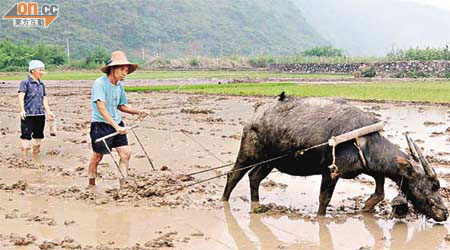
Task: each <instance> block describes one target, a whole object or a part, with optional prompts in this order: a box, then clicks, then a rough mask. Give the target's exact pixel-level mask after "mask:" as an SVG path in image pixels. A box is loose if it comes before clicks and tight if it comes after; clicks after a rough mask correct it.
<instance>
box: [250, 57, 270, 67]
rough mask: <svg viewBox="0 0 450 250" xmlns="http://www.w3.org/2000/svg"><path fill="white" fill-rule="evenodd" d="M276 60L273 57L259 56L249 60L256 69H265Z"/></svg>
mask: <svg viewBox="0 0 450 250" xmlns="http://www.w3.org/2000/svg"><path fill="white" fill-rule="evenodd" d="M274 62H275V59H274V58H273V57H271V56H258V57H252V58H249V59H248V63H249V64H250V66H252V67H254V68H265V67H267V66H268V65H269V64H271V63H274Z"/></svg>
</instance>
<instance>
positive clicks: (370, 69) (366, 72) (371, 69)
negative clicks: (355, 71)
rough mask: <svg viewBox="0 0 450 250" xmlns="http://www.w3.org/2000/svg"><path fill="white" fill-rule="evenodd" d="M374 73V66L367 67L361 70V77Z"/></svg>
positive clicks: (371, 75) (370, 75)
mask: <svg viewBox="0 0 450 250" xmlns="http://www.w3.org/2000/svg"><path fill="white" fill-rule="evenodd" d="M376 75H377V72H376V71H375V68H374V67H367V68H364V69H362V70H361V76H362V77H375V76H376Z"/></svg>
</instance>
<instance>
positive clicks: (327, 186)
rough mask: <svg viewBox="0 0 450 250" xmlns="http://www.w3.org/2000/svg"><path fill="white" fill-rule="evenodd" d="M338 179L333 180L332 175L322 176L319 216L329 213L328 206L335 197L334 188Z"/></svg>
mask: <svg viewBox="0 0 450 250" xmlns="http://www.w3.org/2000/svg"><path fill="white" fill-rule="evenodd" d="M337 180H338V179H331V177H330V173H326V174H323V175H322V183H321V184H320V196H319V211H318V212H317V215H319V216H324V215H325V214H326V212H327V206H328V204H329V203H330V200H331V197H332V196H333V192H334V188H335V187H336V183H337Z"/></svg>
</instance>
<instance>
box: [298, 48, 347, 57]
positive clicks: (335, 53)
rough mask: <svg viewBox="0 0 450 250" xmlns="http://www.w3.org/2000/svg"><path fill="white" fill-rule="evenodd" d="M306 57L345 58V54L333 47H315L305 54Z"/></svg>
mask: <svg viewBox="0 0 450 250" xmlns="http://www.w3.org/2000/svg"><path fill="white" fill-rule="evenodd" d="M303 55H304V56H319V57H343V56H344V53H343V52H342V50H341V49H337V48H333V47H331V46H325V47H314V48H312V49H309V50H306V51H305V52H303Z"/></svg>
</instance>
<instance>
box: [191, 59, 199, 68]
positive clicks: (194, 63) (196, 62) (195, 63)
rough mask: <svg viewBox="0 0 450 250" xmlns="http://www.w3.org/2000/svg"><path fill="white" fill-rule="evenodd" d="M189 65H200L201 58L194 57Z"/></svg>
mask: <svg viewBox="0 0 450 250" xmlns="http://www.w3.org/2000/svg"><path fill="white" fill-rule="evenodd" d="M189 65H190V66H191V67H198V66H200V60H199V59H198V58H197V57H192V58H191V60H189Z"/></svg>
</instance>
